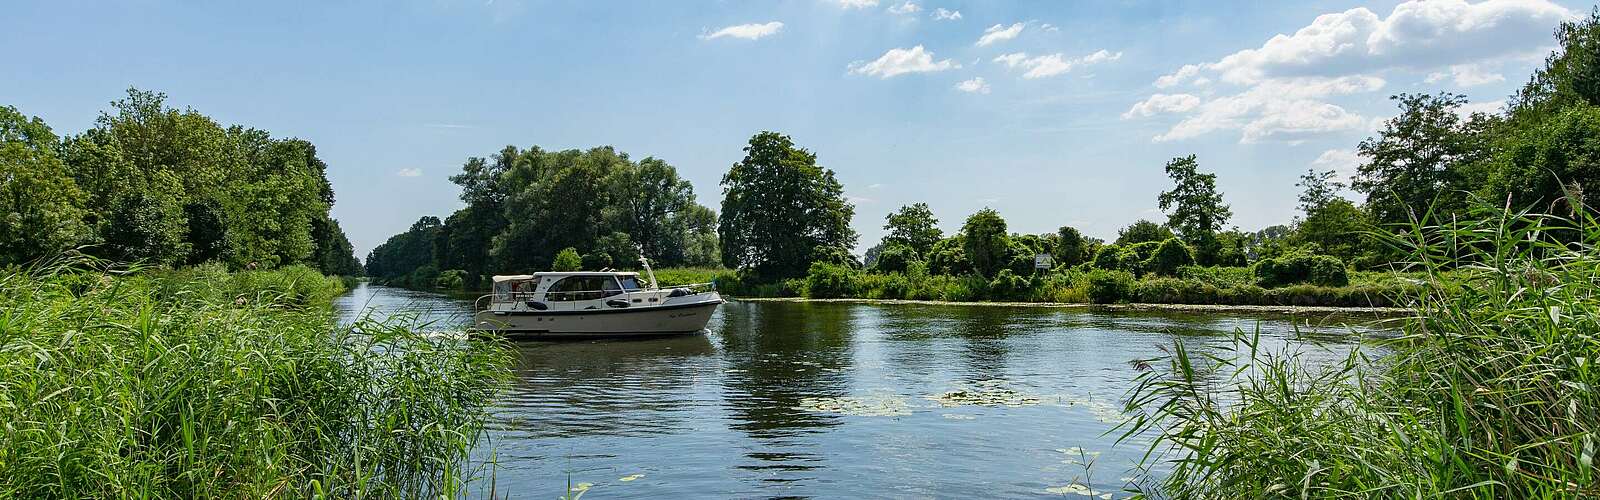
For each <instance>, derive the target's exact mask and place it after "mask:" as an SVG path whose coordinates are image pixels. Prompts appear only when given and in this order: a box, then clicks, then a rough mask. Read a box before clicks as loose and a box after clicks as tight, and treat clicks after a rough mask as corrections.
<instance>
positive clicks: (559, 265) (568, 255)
mask: <svg viewBox="0 0 1600 500" xmlns="http://www.w3.org/2000/svg"><path fill="white" fill-rule="evenodd" d="M582 269H583V257H579V256H578V249H576V248H572V247H567V248H563V249H561V251H560V252H558V253H556V258H555V260H553V261H551V262H550V270H551V271H578V270H582Z"/></svg>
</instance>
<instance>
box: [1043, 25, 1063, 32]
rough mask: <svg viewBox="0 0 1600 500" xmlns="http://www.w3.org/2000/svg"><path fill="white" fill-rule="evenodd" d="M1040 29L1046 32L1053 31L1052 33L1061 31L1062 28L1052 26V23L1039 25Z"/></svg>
mask: <svg viewBox="0 0 1600 500" xmlns="http://www.w3.org/2000/svg"><path fill="white" fill-rule="evenodd" d="M1039 29H1041V30H1045V31H1051V32H1054V31H1061V27H1060V26H1056V25H1054V24H1050V23H1044V24H1041V25H1039Z"/></svg>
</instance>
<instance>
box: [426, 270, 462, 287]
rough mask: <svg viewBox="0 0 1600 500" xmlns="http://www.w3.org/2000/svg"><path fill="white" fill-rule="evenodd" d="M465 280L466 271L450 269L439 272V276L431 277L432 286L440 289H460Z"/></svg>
mask: <svg viewBox="0 0 1600 500" xmlns="http://www.w3.org/2000/svg"><path fill="white" fill-rule="evenodd" d="M466 282H467V272H466V271H462V270H460V269H450V270H447V271H444V272H442V273H439V277H438V278H434V279H433V287H434V288H437V289H440V290H460V289H461V287H462V286H463V285H465V284H466Z"/></svg>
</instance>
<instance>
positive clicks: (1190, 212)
mask: <svg viewBox="0 0 1600 500" xmlns="http://www.w3.org/2000/svg"><path fill="white" fill-rule="evenodd" d="M1199 166H1200V164H1199V162H1197V161H1195V156H1194V155H1189V156H1185V157H1181V158H1173V159H1172V161H1168V162H1167V165H1166V171H1167V176H1168V177H1171V178H1172V182H1173V183H1174V184H1176V186H1174V187H1173V188H1172V190H1171V191H1164V192H1162V193H1161V196H1159V197H1157V198H1156V201H1157V202H1158V204H1159V205H1160V207H1161V210H1162V211H1165V212H1167V226H1168V227H1171V228H1172V230H1173V231H1174V232H1176V233H1177V234H1178V236H1179V237H1181V238H1183V239H1184V241H1186V242H1189V243H1190V244H1195V243H1197V242H1200V241H1203V240H1205V239H1208V238H1211V237H1213V236H1214V235H1216V233H1217V231H1221V230H1222V228H1223V226H1226V225H1227V224H1228V219H1229V218H1232V217H1233V210H1231V209H1229V208H1228V205H1227V204H1224V203H1223V202H1222V193H1219V192H1217V174H1202V173H1200V170H1199Z"/></svg>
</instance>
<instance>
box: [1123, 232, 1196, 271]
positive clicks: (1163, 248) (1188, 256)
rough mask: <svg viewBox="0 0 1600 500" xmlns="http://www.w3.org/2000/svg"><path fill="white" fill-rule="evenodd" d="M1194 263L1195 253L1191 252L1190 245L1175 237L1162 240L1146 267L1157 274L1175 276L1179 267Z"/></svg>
mask: <svg viewBox="0 0 1600 500" xmlns="http://www.w3.org/2000/svg"><path fill="white" fill-rule="evenodd" d="M1136 246H1137V245H1136ZM1193 263H1194V255H1193V254H1192V253H1191V252H1189V246H1188V245H1185V244H1183V241H1182V240H1179V239H1177V238H1173V239H1170V240H1167V241H1163V242H1161V244H1160V246H1158V247H1156V251H1155V253H1154V254H1153V255H1151V256H1150V260H1149V262H1147V263H1146V264H1145V265H1144V267H1145V268H1146V269H1149V271H1150V272H1151V273H1153V274H1156V275H1160V276H1175V275H1177V274H1178V269H1179V268H1182V267H1184V266H1188V265H1190V264H1193Z"/></svg>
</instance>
